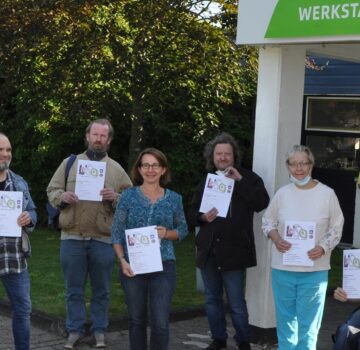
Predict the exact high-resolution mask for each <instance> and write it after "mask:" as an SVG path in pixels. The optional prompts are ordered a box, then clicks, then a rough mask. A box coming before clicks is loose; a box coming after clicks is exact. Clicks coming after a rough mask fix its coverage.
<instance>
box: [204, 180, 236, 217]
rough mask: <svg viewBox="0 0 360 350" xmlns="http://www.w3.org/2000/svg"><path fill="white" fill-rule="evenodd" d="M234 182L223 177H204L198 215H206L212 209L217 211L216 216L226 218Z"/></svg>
mask: <svg viewBox="0 0 360 350" xmlns="http://www.w3.org/2000/svg"><path fill="white" fill-rule="evenodd" d="M234 184H235V181H234V180H233V179H230V178H228V177H225V176H224V175H215V174H208V175H207V177H206V182H205V188H204V193H203V197H202V199H201V205H200V209H199V211H200V213H207V212H208V211H209V210H211V209H212V208H216V209H217V210H218V212H219V213H218V216H220V217H223V218H226V215H227V212H228V210H229V206H230V201H231V196H232V193H233V190H234Z"/></svg>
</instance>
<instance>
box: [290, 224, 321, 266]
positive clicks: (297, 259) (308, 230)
mask: <svg viewBox="0 0 360 350" xmlns="http://www.w3.org/2000/svg"><path fill="white" fill-rule="evenodd" d="M315 230H316V224H315V222H313V221H285V232H284V239H285V240H286V241H288V242H289V243H291V248H290V249H289V250H288V251H287V252H286V253H284V254H283V264H284V265H296V266H314V262H313V261H312V260H311V259H310V258H309V257H308V254H307V253H308V251H309V250H311V249H313V248H314V247H315V233H316V232H315Z"/></svg>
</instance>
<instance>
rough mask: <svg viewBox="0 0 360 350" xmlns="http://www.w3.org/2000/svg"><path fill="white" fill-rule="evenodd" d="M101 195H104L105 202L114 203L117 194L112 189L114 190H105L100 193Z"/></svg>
mask: <svg viewBox="0 0 360 350" xmlns="http://www.w3.org/2000/svg"><path fill="white" fill-rule="evenodd" d="M100 194H101V195H102V200H103V201H110V202H113V201H114V200H115V198H116V193H115V191H114V189H112V188H103V189H102V190H101V191H100Z"/></svg>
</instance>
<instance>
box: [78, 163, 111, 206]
mask: <svg viewBox="0 0 360 350" xmlns="http://www.w3.org/2000/svg"><path fill="white" fill-rule="evenodd" d="M105 172H106V163H105V162H97V161H93V160H79V161H78V164H77V169H76V183H75V193H76V195H77V196H78V197H79V199H80V200H84V201H97V202H101V201H102V196H101V195H100V191H101V190H102V189H103V188H104V183H105Z"/></svg>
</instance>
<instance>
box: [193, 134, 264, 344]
mask: <svg viewBox="0 0 360 350" xmlns="http://www.w3.org/2000/svg"><path fill="white" fill-rule="evenodd" d="M204 156H205V160H206V169H207V171H208V172H210V173H216V174H218V175H219V176H221V177H227V178H229V179H232V180H234V188H233V192H232V195H231V203H230V206H229V209H228V212H227V215H226V217H220V216H218V214H219V212H218V209H217V208H215V207H213V208H211V209H210V210H208V211H207V212H200V204H201V200H202V197H203V192H204V186H205V179H203V180H202V181H201V183H200V184H199V185H198V187H197V188H196V190H195V192H194V195H193V200H192V205H191V211H190V215H189V223H190V225H192V226H198V227H199V233H198V234H197V236H196V248H197V250H196V266H197V267H198V268H200V271H201V276H202V279H203V282H204V288H205V308H206V313H207V317H208V322H209V326H210V331H211V336H212V339H213V341H212V343H211V344H210V345H209V346H208V347H207V348H206V349H208V350H221V349H226V342H227V337H228V334H227V327H226V317H225V310H226V308H225V304H224V297H223V294H224V290H225V292H226V297H227V303H228V305H229V310H230V315H231V320H232V323H233V326H234V329H235V335H234V339H235V341H236V343H237V349H238V350H250V349H251V346H250V343H249V341H250V326H249V320H248V310H247V305H246V300H245V297H244V286H245V273H246V269H247V268H248V267H252V266H255V265H256V252H255V238H254V230H253V216H254V212H259V211H261V210H263V209H265V208H266V206H267V205H268V203H269V196H268V193H267V192H266V189H265V187H264V183H263V181H262V179H261V178H260V177H259V176H258V175H257V174H255V173H254V172H252V171H251V170H248V169H245V168H243V167H241V166H240V150H239V146H238V144H237V142H236V140H235V139H234V137H233V136H232V135H230V134H228V133H225V132H223V133H221V134H219V135H217V136H216V137H215V138H214V139H212V140H211V141H209V142H208V143H207V145H206V147H205V150H204ZM220 182H221V181H220ZM207 186H208V185H207ZM213 186H216V184H213ZM219 191H221V189H220V190H219Z"/></svg>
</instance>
